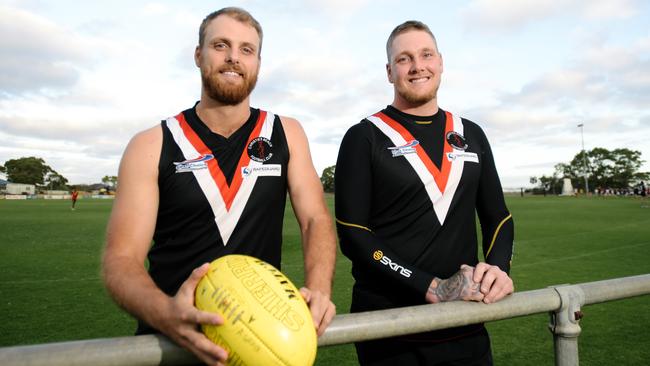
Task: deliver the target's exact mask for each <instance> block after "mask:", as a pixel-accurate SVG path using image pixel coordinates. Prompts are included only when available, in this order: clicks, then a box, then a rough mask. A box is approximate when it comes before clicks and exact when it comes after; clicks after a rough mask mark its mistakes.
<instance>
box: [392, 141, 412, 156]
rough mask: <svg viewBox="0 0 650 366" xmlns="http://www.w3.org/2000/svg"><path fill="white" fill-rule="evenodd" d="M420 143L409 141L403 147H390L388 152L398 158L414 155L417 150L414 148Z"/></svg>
mask: <svg viewBox="0 0 650 366" xmlns="http://www.w3.org/2000/svg"><path fill="white" fill-rule="evenodd" d="M419 144H420V142H419V141H418V140H411V141H409V142H408V143H406V144H405V145H402V146H391V147H389V148H388V150H389V151H390V152H391V154H392V155H393V157H394V158H395V157H398V156H403V155H406V154H415V153H417V150H416V149H415V147H416V146H417V145H419Z"/></svg>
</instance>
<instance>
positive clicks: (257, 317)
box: [195, 254, 317, 366]
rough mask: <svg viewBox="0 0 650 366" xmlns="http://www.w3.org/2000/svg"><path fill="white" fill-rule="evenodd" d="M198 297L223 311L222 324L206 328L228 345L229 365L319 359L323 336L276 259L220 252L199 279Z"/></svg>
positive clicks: (298, 365) (200, 304)
mask: <svg viewBox="0 0 650 366" xmlns="http://www.w3.org/2000/svg"><path fill="white" fill-rule="evenodd" d="M195 303H196V307H197V308H199V309H201V310H205V311H210V312H215V313H218V314H220V315H221V316H222V317H223V319H224V323H223V324H222V325H216V326H215V325H203V326H202V329H203V333H205V335H206V336H207V337H208V338H209V339H211V340H212V341H213V342H215V343H216V344H218V345H219V346H221V347H222V348H224V349H225V350H226V351H228V363H227V364H228V365H231V366H234V365H237V366H240V365H241V366H261V365H263V366H274V365H278V366H280V365H281V366H303V365H306V366H311V365H313V363H314V359H315V358H316V348H317V340H316V330H315V329H314V323H313V321H312V318H311V313H310V312H309V308H308V307H307V304H306V303H305V301H304V299H303V298H302V296H301V295H300V292H299V291H298V289H297V288H296V287H295V286H294V285H293V284H292V283H291V281H290V280H289V279H288V278H287V277H286V276H285V275H283V274H282V273H281V272H280V271H279V270H277V269H276V268H275V267H273V266H272V265H270V264H268V263H266V262H264V261H262V260H260V259H257V258H253V257H250V256H246V255H238V254H233V255H227V256H224V257H221V258H218V259H216V260H215V261H213V262H212V263H210V270H209V271H208V273H207V274H206V275H205V276H204V277H203V278H202V279H201V280H200V281H199V284H198V286H197V287H196V293H195Z"/></svg>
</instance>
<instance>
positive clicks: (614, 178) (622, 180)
mask: <svg viewBox="0 0 650 366" xmlns="http://www.w3.org/2000/svg"><path fill="white" fill-rule="evenodd" d="M644 162H645V161H644V160H642V159H641V152H640V151H637V150H630V149H626V148H623V149H614V150H607V149H605V148H602V147H596V148H594V149H592V150H589V151H580V152H579V153H578V154H576V155H575V157H574V158H573V159H572V160H571V161H570V162H568V163H558V164H556V165H555V167H554V168H555V171H554V172H553V174H552V175H549V176H547V175H542V176H540V177H530V183H531V184H533V185H535V188H534V192H537V193H543V192H548V193H555V194H559V193H561V192H562V185H563V183H564V178H569V179H571V184H572V185H573V186H574V187H584V177H585V174H586V176H587V182H588V185H589V190H590V191H594V190H595V189H600V190H601V191H602V190H603V189H606V188H610V189H627V188H631V187H632V186H635V185H638V184H640V183H641V182H644V181H645V182H646V183H648V182H647V181H650V172H641V171H640V169H641V167H642V166H643V163H644ZM585 166H586V170H585ZM335 172H336V166H335V165H332V166H329V167H327V168H325V169H324V170H323V174H322V175H321V178H320V180H321V183H322V184H323V190H324V191H325V192H334V174H335Z"/></svg>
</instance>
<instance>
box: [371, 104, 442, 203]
mask: <svg viewBox="0 0 650 366" xmlns="http://www.w3.org/2000/svg"><path fill="white" fill-rule="evenodd" d="M375 117H377V118H379V119H381V120H382V121H384V123H386V124H387V125H388V126H390V127H391V128H392V129H393V130H395V131H397V133H399V134H400V135H401V136H402V138H403V139H404V140H405V141H406V142H409V141H413V140H416V138H415V137H413V135H411V133H410V132H409V131H408V130H407V129H406V128H404V126H402V125H401V124H400V123H399V122H397V121H395V120H393V119H392V118H390V117H388V116H387V115H385V114H384V113H382V112H377V113H375ZM453 130H454V121H453V118H452V116H451V113H449V112H446V111H445V133H444V134H443V136H442V139H443V140H444V141H443V152H442V154H443V155H442V159H441V165H442V167H441V169H438V167H437V166H436V165H435V164H434V163H433V162H432V161H431V158H429V155H427V153H426V152H425V151H424V148H422V145H420V144H417V145H416V146H415V151H416V153H417V155H418V157H419V158H420V160H421V161H422V163H424V166H426V168H427V170H428V171H429V173H431V175H432V176H433V179H435V181H436V185H437V186H438V189H439V190H440V192H444V191H445V187H446V186H447V182H448V181H449V172H450V171H451V162H450V161H449V159H447V154H448V153H450V152H451V151H452V148H451V145H449V142H447V138H446V136H447V133H449V132H450V131H453Z"/></svg>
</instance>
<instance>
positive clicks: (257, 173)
mask: <svg viewBox="0 0 650 366" xmlns="http://www.w3.org/2000/svg"><path fill="white" fill-rule="evenodd" d="M281 175H282V165H280V164H266V165H258V166H245V167H242V168H241V176H242V178H247V177H279V176H281Z"/></svg>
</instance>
